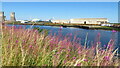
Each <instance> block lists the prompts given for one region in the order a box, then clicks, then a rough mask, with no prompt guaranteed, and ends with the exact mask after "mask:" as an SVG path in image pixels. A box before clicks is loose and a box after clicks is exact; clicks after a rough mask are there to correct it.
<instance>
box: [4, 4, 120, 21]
mask: <svg viewBox="0 0 120 68" xmlns="http://www.w3.org/2000/svg"><path fill="white" fill-rule="evenodd" d="M2 11H4V12H5V15H6V16H7V19H9V18H10V17H9V15H10V12H15V13H16V18H17V19H18V20H21V19H23V20H30V19H32V18H39V19H42V20H46V19H50V18H52V17H54V18H55V19H71V18H108V19H109V21H110V22H118V2H2Z"/></svg>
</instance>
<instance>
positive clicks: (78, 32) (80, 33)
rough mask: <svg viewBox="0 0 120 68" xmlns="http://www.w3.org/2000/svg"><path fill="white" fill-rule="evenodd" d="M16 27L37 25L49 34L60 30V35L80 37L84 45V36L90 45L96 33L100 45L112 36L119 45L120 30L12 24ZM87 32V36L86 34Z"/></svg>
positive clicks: (95, 37)
mask: <svg viewBox="0 0 120 68" xmlns="http://www.w3.org/2000/svg"><path fill="white" fill-rule="evenodd" d="M8 26H13V25H8ZM14 26H16V27H19V26H23V27H25V28H26V29H28V28H31V27H32V28H34V27H38V28H40V29H47V30H49V34H50V33H52V34H54V33H56V34H58V32H59V31H61V33H62V35H64V36H66V35H67V34H70V35H72V37H74V36H76V37H77V38H80V39H81V40H80V43H81V44H82V45H84V43H85V38H86V37H87V46H89V45H91V42H94V41H96V39H97V38H98V35H99V36H100V42H101V45H103V46H104V45H107V44H108V42H109V41H110V39H111V38H114V39H115V40H116V42H115V46H116V47H119V46H120V45H119V42H118V41H119V40H118V39H120V36H119V35H118V34H120V32H112V31H106V30H90V29H81V28H61V27H54V26H39V25H34V26H32V25H14ZM87 34H88V36H87Z"/></svg>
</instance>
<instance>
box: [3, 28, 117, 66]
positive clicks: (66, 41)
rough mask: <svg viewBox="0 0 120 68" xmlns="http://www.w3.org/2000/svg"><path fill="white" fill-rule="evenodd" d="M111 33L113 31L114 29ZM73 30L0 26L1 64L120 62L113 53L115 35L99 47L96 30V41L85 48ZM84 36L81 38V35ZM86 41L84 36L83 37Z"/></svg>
mask: <svg viewBox="0 0 120 68" xmlns="http://www.w3.org/2000/svg"><path fill="white" fill-rule="evenodd" d="M113 35H114V33H113ZM71 36H72V34H68V35H66V36H64V35H62V34H61V33H59V35H56V34H54V35H47V32H46V31H44V30H42V31H40V32H38V30H36V29H24V28H22V27H18V28H17V27H15V26H13V27H10V26H9V27H8V26H3V29H2V38H1V40H2V46H1V47H2V65H3V66H119V60H118V58H117V56H115V54H116V52H117V49H116V50H114V42H115V41H114V39H110V41H109V42H108V45H105V46H104V47H101V42H100V41H99V38H100V34H98V36H97V38H96V39H98V40H96V42H94V44H92V47H89V48H87V47H86V42H85V45H84V46H82V45H81V44H79V41H80V39H79V38H76V37H74V39H72V41H71V40H70V39H71ZM81 40H83V39H81ZM86 41H87V37H86Z"/></svg>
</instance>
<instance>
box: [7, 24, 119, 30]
mask: <svg viewBox="0 0 120 68" xmlns="http://www.w3.org/2000/svg"><path fill="white" fill-rule="evenodd" d="M7 24H15V25H41V26H42V25H43V26H56V27H63V28H67V27H73V28H82V29H92V30H116V31H120V28H116V27H109V26H100V25H98V24H89V25H88V24H58V23H7Z"/></svg>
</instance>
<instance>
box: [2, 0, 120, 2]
mask: <svg viewBox="0 0 120 68" xmlns="http://www.w3.org/2000/svg"><path fill="white" fill-rule="evenodd" d="M1 1H3V2H118V1H120V0H1Z"/></svg>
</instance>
